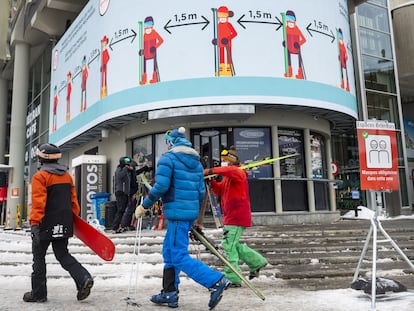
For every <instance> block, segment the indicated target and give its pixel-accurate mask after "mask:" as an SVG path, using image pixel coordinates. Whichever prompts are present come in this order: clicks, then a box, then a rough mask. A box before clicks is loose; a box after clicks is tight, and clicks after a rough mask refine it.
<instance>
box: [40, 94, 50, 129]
mask: <svg viewBox="0 0 414 311" xmlns="http://www.w3.org/2000/svg"><path fill="white" fill-rule="evenodd" d="M49 92H50V87H47V88H46V89H45V90H44V91H43V93H42V106H41V108H40V109H41V111H40V134H42V133H44V132H48V131H49V102H50V98H49Z"/></svg>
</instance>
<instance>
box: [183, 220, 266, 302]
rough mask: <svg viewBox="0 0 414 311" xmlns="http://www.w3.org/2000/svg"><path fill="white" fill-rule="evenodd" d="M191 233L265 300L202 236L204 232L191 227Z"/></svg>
mask: <svg viewBox="0 0 414 311" xmlns="http://www.w3.org/2000/svg"><path fill="white" fill-rule="evenodd" d="M191 233H192V234H193V235H194V237H195V238H196V239H197V240H198V241H200V243H201V244H203V245H204V246H205V247H206V248H207V249H208V250H209V251H210V252H211V253H212V254H213V255H215V256H216V257H217V258H218V259H220V261H221V262H222V263H223V264H225V265H226V266H228V267H229V268H230V269H231V271H233V272H234V273H235V274H236V275H237V276H238V277H239V278H240V279H241V280H242V282H243V283H244V284H246V285H247V287H249V288H250V289H251V290H252V291H253V292H254V293H255V294H256V296H257V297H259V298H260V299H262V300H265V296H264V295H263V293H262V292H261V291H260V290H259V289H257V288H256V287H255V286H254V285H253V284H252V283H251V282H250V281H249V280H248V279H246V277H245V276H244V275H243V274H241V272H240V271H239V270H237V269H236V268H235V267H234V266H233V265H232V264H231V262H230V261H228V260H227V258H226V257H224V256H223V255H222V254H221V253H220V251H219V250H217V248H216V247H215V246H214V245H213V244H212V243H211V241H209V239H208V238H207V237H206V236H204V234H203V233H202V232H200V231H199V230H197V228H195V227H192V228H191Z"/></svg>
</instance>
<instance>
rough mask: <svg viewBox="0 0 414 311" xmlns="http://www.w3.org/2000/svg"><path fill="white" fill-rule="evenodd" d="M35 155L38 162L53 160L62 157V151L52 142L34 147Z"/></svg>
mask: <svg viewBox="0 0 414 311" xmlns="http://www.w3.org/2000/svg"><path fill="white" fill-rule="evenodd" d="M36 155H37V156H38V157H39V159H40V162H45V160H46V161H49V162H54V161H57V160H58V159H60V158H61V157H62V153H61V151H60V149H59V147H58V146H56V145H54V144H49V143H46V144H41V145H40V146H38V147H37V148H36Z"/></svg>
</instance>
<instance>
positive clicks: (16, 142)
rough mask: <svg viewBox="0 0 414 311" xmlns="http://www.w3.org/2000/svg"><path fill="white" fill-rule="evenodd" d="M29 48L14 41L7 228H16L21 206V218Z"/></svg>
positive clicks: (23, 190)
mask: <svg viewBox="0 0 414 311" xmlns="http://www.w3.org/2000/svg"><path fill="white" fill-rule="evenodd" d="M29 58H30V48H29V45H28V44H27V43H24V42H16V44H15V57H14V72H13V94H12V96H13V97H12V111H11V124H10V160H9V164H10V165H11V166H12V169H11V171H10V174H9V188H8V193H7V212H10V214H9V223H8V224H6V227H12V228H13V229H15V228H16V225H20V224H16V214H17V212H18V208H20V220H21V215H22V210H23V208H24V194H25V184H24V153H25V145H26V114H27V103H28V102H27V101H28V89H29V65H30V64H29Z"/></svg>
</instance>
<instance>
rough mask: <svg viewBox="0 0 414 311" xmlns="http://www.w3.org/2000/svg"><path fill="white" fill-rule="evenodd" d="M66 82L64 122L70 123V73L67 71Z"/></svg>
mask: <svg viewBox="0 0 414 311" xmlns="http://www.w3.org/2000/svg"><path fill="white" fill-rule="evenodd" d="M67 77H68V81H67V86H66V90H67V93H66V122H69V121H70V94H71V93H72V73H71V72H70V71H68V75H67Z"/></svg>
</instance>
